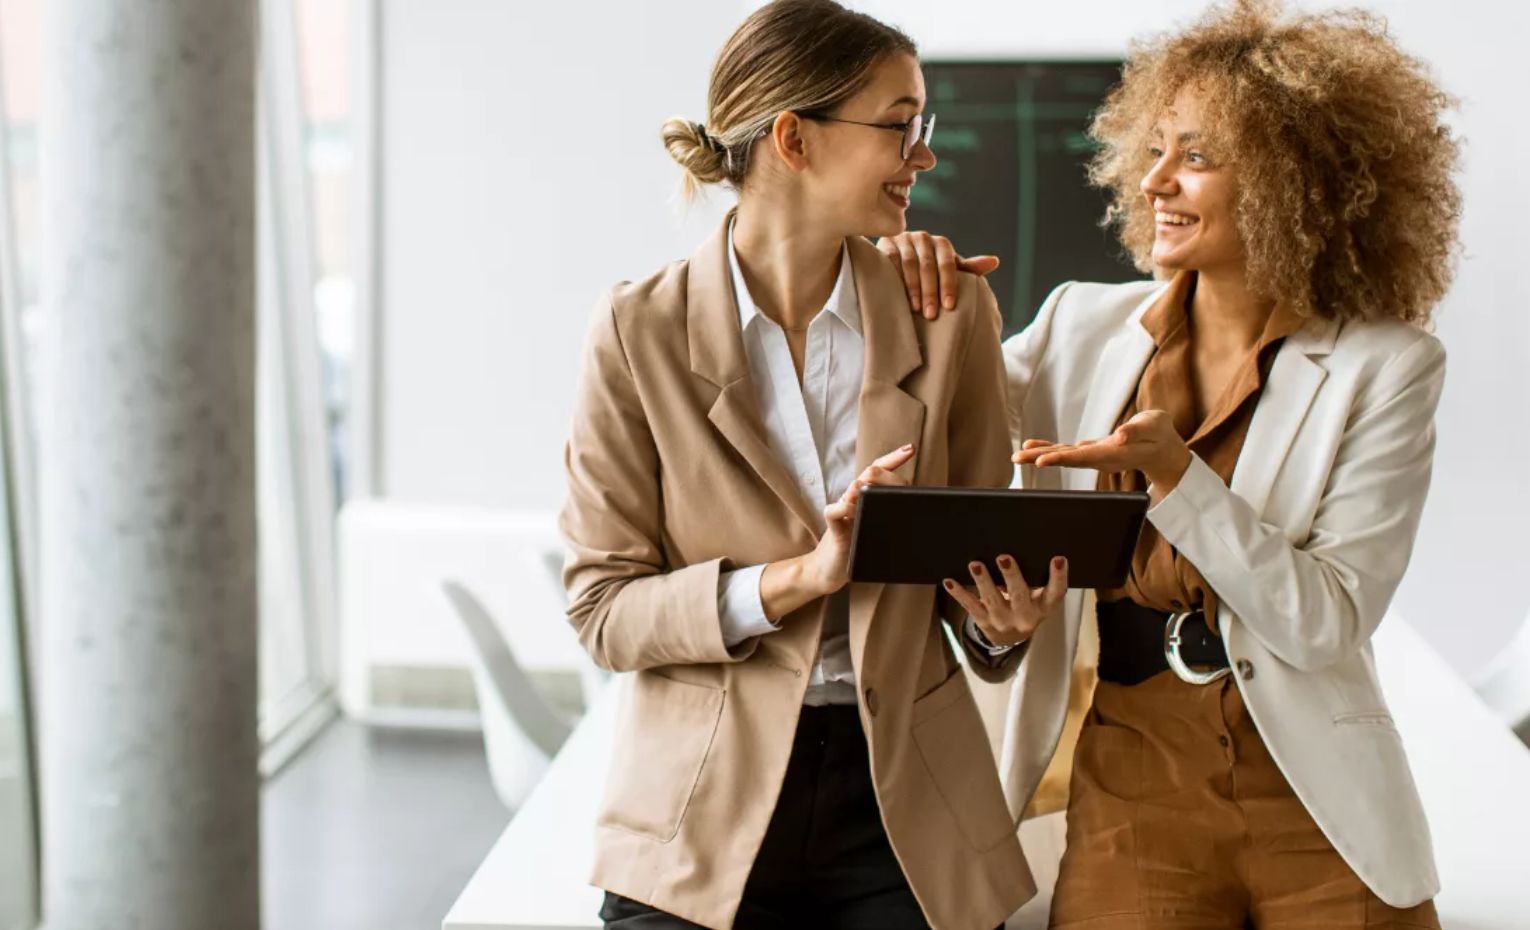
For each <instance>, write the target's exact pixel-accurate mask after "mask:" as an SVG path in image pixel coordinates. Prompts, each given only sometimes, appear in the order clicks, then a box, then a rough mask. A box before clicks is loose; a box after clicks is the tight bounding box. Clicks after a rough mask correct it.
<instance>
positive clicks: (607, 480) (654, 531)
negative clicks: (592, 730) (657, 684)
mask: <svg viewBox="0 0 1530 930" xmlns="http://www.w3.org/2000/svg"><path fill="white" fill-rule="evenodd" d="M564 463H565V466H566V471H567V477H568V498H567V501H566V502H565V504H564V507H563V511H562V513H561V514H560V516H559V521H558V525H559V529H560V530H561V532H562V534H563V538H564V541H565V542H566V543H567V546H568V551H567V554H566V557H565V561H564V567H563V583H564V586H565V587H566V588H567V589H568V596H569V607H568V618H569V621H570V622H571V623H572V624H573V627H574V629H575V631H576V632H577V633H578V635H579V641H580V643H582V644H583V646H584V648H585V649H586V650H587V651H588V652H589V654H590V656H591V657H592V658H593V659H594V660H595V664H596V665H599V666H600V667H601V668H604V669H609V670H611V671H618V672H622V671H635V670H639V669H646V668H653V667H655V666H663V665H678V664H699V663H710V662H737V661H741V660H743V659H745V658H747V657H748V656H749V654H750V653H752V652H753V651H754V647H755V645H756V643H757V642H758V639H749V640H745V641H744V642H742V643H740V644H739V645H738V646H737V647H735V648H733V649H729V648H728V646H727V645H726V644H725V643H724V642H723V637H722V624H721V621H720V619H719V616H718V590H719V589H718V580H719V576H720V574H721V572H722V571H723V570H724V568H725V566H724V565H723V560H722V559H713V560H711V561H708V562H700V563H697V564H694V565H689V566H685V567H679V568H672V567H671V566H670V565H668V564H667V563H666V559H665V555H664V551H663V546H662V543H661V540H662V539H663V531H664V528H663V507H662V500H661V494H660V479H659V470H660V461H659V452H658V448H657V446H656V445H655V442H654V437H653V432H652V430H651V429H650V427H649V422H648V413H647V411H645V410H644V408H643V401H642V397H641V396H640V393H639V391H638V387H637V383H636V381H635V379H634V378H633V374H632V366H631V364H630V361H629V359H628V357H627V354H626V350H625V348H624V347H623V344H622V338H621V334H620V331H619V330H618V327H617V323H616V314H615V309H614V305H613V302H612V299H611V297H610V296H609V295H607V296H606V297H605V298H603V299H602V300H601V301H600V303H599V304H597V306H596V311H595V315H594V320H593V322H592V323H591V327H590V333H589V337H588V339H587V341H586V345H585V354H584V361H583V365H582V369H581V372H580V375H579V384H578V390H577V394H576V401H575V408H574V420H573V427H572V430H571V433H570V436H569V440H568V444H567V446H566V447H565V449H564Z"/></svg>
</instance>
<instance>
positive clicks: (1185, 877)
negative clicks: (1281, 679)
mask: <svg viewBox="0 0 1530 930" xmlns="http://www.w3.org/2000/svg"><path fill="white" fill-rule="evenodd" d="M1051 926H1052V927H1055V928H1068V930H1086V928H1087V930H1117V928H1120V930H1128V928H1130V930H1169V928H1172V930H1243V928H1247V927H1253V928H1257V930H1297V928H1302V930H1348V928H1394V927H1395V928H1402V927H1408V928H1429V930H1438V928H1439V926H1440V923H1439V918H1438V917H1437V916H1436V915H1435V910H1434V904H1433V903H1432V902H1425V903H1424V904H1421V905H1419V906H1417V907H1413V908H1409V909H1407V910H1399V909H1396V908H1392V907H1389V906H1387V905H1386V904H1385V903H1383V902H1382V901H1381V900H1380V899H1379V898H1377V897H1376V895H1375V894H1373V893H1372V892H1371V891H1370V890H1369V889H1368V888H1366V886H1365V884H1364V883H1363V882H1361V881H1360V879H1359V878H1358V877H1357V876H1356V875H1355V873H1354V871H1353V870H1352V869H1350V867H1349V866H1348V865H1347V864H1345V862H1344V860H1343V859H1341V858H1340V857H1339V854H1338V853H1337V852H1336V851H1335V850H1334V848H1333V846H1332V844H1330V843H1329V842H1328V840H1327V839H1326V838H1325V837H1324V836H1323V834H1322V831H1321V830H1319V829H1318V826H1317V824H1316V823H1314V822H1313V820H1312V817H1311V816H1310V815H1309V814H1308V813H1307V810H1306V808H1305V807H1304V806H1303V805H1302V803H1301V801H1300V800H1298V799H1297V797H1296V794H1295V793H1294V792H1293V791H1292V790H1291V786H1290V784H1288V783H1287V782H1286V779H1285V776H1283V775H1282V774H1281V772H1280V769H1279V768H1278V767H1277V766H1276V764H1275V760H1274V759H1273V758H1271V756H1270V753H1269V750H1268V749H1266V748H1265V745H1264V740H1263V739H1261V738H1260V736H1259V732H1258V730H1256V729H1255V728H1254V723H1253V720H1251V719H1250V717H1249V715H1248V712H1247V710H1246V708H1245V707H1244V704H1243V696H1242V695H1241V694H1240V693H1239V692H1238V688H1237V686H1236V685H1235V684H1234V683H1233V681H1232V679H1231V678H1223V679H1222V680H1221V681H1218V682H1216V683H1213V684H1211V685H1191V684H1187V683H1185V682H1183V681H1181V680H1180V679H1179V678H1177V677H1175V676H1174V674H1173V673H1171V672H1163V673H1161V674H1159V675H1157V676H1155V677H1153V678H1151V679H1149V680H1147V681H1145V682H1143V683H1141V684H1139V685H1134V686H1124V685H1118V684H1112V683H1110V682H1100V683H1099V685H1098V686H1097V687H1096V688H1095V693H1094V704H1093V707H1092V708H1091V709H1090V711H1089V715H1088V717H1087V718H1086V720H1085V723H1084V728H1083V732H1082V734H1081V735H1080V737H1079V743H1078V750H1077V755H1076V757H1075V760H1074V769H1073V779H1072V782H1071V786H1070V797H1069V804H1068V845H1067V849H1066V851H1065V852H1064V853H1063V860H1062V866H1061V873H1060V875H1059V878H1058V882H1057V889H1056V892H1055V893H1054V897H1053V899H1052V917H1051Z"/></svg>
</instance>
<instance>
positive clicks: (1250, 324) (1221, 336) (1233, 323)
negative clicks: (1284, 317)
mask: <svg viewBox="0 0 1530 930" xmlns="http://www.w3.org/2000/svg"><path fill="white" fill-rule="evenodd" d="M1186 309H1187V311H1188V312H1189V316H1190V319H1191V321H1192V324H1193V325H1194V327H1195V329H1196V330H1197V337H1198V339H1199V340H1200V341H1202V342H1203V343H1205V342H1215V343H1217V344H1219V345H1226V346H1227V347H1228V348H1234V347H1236V348H1248V347H1252V346H1253V345H1254V344H1255V343H1257V342H1258V341H1259V337H1260V335H1261V334H1263V332H1264V326H1265V323H1266V322H1267V321H1268V320H1269V318H1270V313H1271V311H1273V310H1274V309H1275V302H1274V301H1273V300H1270V299H1268V298H1263V297H1259V296H1258V295H1256V294H1255V293H1254V292H1253V290H1252V289H1251V288H1250V287H1249V285H1248V275H1247V274H1246V272H1245V270H1244V268H1243V266H1242V265H1241V264H1239V265H1238V266H1237V267H1236V268H1232V269H1203V270H1200V271H1198V272H1196V281H1195V293H1194V294H1192V295H1191V297H1190V305H1189V307H1187V308H1186Z"/></svg>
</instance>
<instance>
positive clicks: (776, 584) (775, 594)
mask: <svg viewBox="0 0 1530 930" xmlns="http://www.w3.org/2000/svg"><path fill="white" fill-rule="evenodd" d="M831 593H833V589H832V588H831V587H830V586H829V585H828V584H826V583H825V582H824V581H823V579H822V578H821V577H820V573H819V572H818V571H817V570H816V569H815V567H814V565H813V561H812V559H811V557H810V556H809V555H800V556H797V557H795V558H791V559H783V560H781V561H779V562H771V563H770V564H769V565H766V566H765V571H764V573H763V574H761V575H760V602H761V603H762V604H763V605H764V606H765V616H766V617H768V618H769V619H770V620H771V621H772V622H776V621H779V620H780V619H781V618H782V617H784V616H786V615H787V614H789V613H791V612H793V611H795V610H797V609H799V608H801V607H803V606H805V605H807V604H809V603H811V602H813V601H815V600H817V599H818V598H820V597H825V596H827V595H828V594H831Z"/></svg>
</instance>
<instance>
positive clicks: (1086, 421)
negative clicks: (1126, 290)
mask: <svg viewBox="0 0 1530 930" xmlns="http://www.w3.org/2000/svg"><path fill="white" fill-rule="evenodd" d="M1162 293H1163V289H1162V288H1160V289H1159V290H1156V291H1154V292H1153V293H1152V294H1151V295H1149V296H1148V298H1147V299H1146V300H1144V301H1143V302H1142V303H1141V304H1140V305H1139V306H1138V307H1137V309H1136V310H1134V311H1133V312H1132V315H1131V316H1130V317H1129V318H1128V319H1127V321H1126V326H1125V327H1124V328H1123V329H1122V330H1121V332H1119V333H1117V334H1116V335H1115V336H1113V337H1111V340H1110V341H1109V342H1107V343H1106V344H1105V350H1104V351H1103V352H1101V353H1100V360H1099V362H1098V364H1096V365H1095V368H1094V378H1093V379H1092V381H1091V382H1090V385H1089V395H1088V396H1087V397H1086V398H1085V399H1084V413H1083V415H1082V416H1081V417H1079V425H1078V435H1077V436H1075V437H1073V439H1074V441H1078V440H1082V439H1099V438H1101V437H1102V436H1105V435H1107V434H1108V433H1110V431H1111V430H1113V429H1115V428H1116V421H1117V420H1119V419H1120V417H1121V411H1122V410H1125V409H1126V404H1127V402H1128V401H1130V400H1131V397H1132V392H1133V391H1135V390H1136V389H1137V382H1138V381H1140V380H1141V379H1142V370H1143V369H1144V368H1146V367H1147V363H1148V360H1149V359H1151V358H1152V357H1153V348H1154V342H1153V337H1152V336H1151V335H1149V334H1148V331H1147V330H1146V329H1144V328H1143V327H1142V323H1141V320H1142V314H1144V313H1146V312H1147V310H1148V308H1149V307H1151V306H1152V305H1153V302H1154V301H1156V300H1158V298H1159V296H1160V295H1161V294H1162ZM1069 471H1070V474H1069V475H1068V477H1067V480H1066V482H1065V484H1066V485H1068V486H1072V487H1074V488H1077V489H1080V490H1093V488H1094V487H1095V484H1096V482H1097V481H1098V472H1095V471H1094V470H1092V469H1087V468H1077V469H1069Z"/></svg>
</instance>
